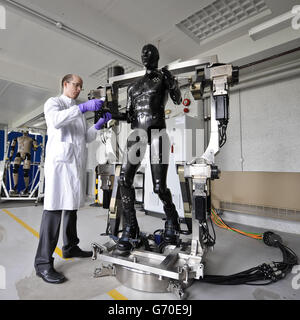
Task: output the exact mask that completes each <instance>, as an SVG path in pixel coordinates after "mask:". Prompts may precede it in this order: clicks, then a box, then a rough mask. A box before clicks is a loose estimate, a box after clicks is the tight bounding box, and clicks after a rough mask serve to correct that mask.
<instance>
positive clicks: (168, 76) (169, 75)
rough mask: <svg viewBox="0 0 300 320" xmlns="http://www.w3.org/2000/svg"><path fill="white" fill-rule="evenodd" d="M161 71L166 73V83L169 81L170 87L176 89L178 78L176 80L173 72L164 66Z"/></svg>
mask: <svg viewBox="0 0 300 320" xmlns="http://www.w3.org/2000/svg"><path fill="white" fill-rule="evenodd" d="M161 71H162V73H163V75H164V78H165V80H166V83H167V85H168V87H169V89H174V87H175V85H176V80H175V78H174V76H173V75H172V73H171V72H170V71H169V70H168V69H167V68H166V67H163V68H162V69H161Z"/></svg>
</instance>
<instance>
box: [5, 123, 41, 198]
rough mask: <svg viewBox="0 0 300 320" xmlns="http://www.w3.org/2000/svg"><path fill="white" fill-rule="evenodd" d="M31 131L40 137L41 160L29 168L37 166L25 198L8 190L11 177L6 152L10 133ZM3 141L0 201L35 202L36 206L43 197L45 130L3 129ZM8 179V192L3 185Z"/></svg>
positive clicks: (10, 187)
mask: <svg viewBox="0 0 300 320" xmlns="http://www.w3.org/2000/svg"><path fill="white" fill-rule="evenodd" d="M28 130H31V131H32V133H33V134H38V135H41V136H42V144H41V145H39V146H38V147H40V148H42V150H41V160H40V162H32V163H31V164H30V165H31V166H37V171H36V173H35V175H34V177H33V180H32V182H31V186H30V189H29V194H28V195H27V196H20V195H18V196H17V195H11V194H10V192H9V191H10V189H12V175H11V170H10V167H11V165H12V163H11V162H10V161H9V157H8V152H9V145H10V141H8V134H9V133H10V132H22V131H28ZM4 131H5V141H4V159H3V161H0V200H5V201H27V200H29V201H32V200H34V201H35V204H37V203H38V202H39V201H41V200H42V199H43V197H44V159H45V154H44V150H45V137H46V130H42V129H39V130H37V129H36V128H29V127H26V128H10V129H5V130H4ZM6 178H7V179H8V184H9V190H7V188H6V185H5V180H6Z"/></svg>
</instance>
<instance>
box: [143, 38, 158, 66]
mask: <svg viewBox="0 0 300 320" xmlns="http://www.w3.org/2000/svg"><path fill="white" fill-rule="evenodd" d="M158 60H159V52H158V49H157V48H156V47H155V46H154V45H153V44H146V45H145V46H144V47H143V49H142V63H143V65H144V66H145V67H146V68H147V69H157V67H158Z"/></svg>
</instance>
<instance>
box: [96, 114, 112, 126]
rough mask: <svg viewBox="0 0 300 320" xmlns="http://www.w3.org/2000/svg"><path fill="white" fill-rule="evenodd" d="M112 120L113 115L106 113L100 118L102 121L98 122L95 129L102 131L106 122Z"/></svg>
mask: <svg viewBox="0 0 300 320" xmlns="http://www.w3.org/2000/svg"><path fill="white" fill-rule="evenodd" d="M111 118H112V115H111V113H109V112H106V113H105V114H104V115H103V118H100V119H99V120H98V122H97V123H96V124H95V129H97V130H100V129H101V128H102V127H103V125H104V124H105V123H106V122H108V121H109V120H111Z"/></svg>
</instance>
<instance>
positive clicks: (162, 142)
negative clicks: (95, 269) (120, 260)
mask: <svg viewBox="0 0 300 320" xmlns="http://www.w3.org/2000/svg"><path fill="white" fill-rule="evenodd" d="M158 60H159V53H158V50H157V48H156V47H155V46H153V45H151V44H148V45H145V46H144V47H143V49H142V62H143V65H144V66H145V67H146V73H145V75H144V76H143V77H142V78H141V79H140V80H138V81H137V82H136V83H134V84H132V85H130V86H129V87H128V91H127V108H126V114H119V116H118V117H117V118H118V120H127V122H129V123H131V128H132V129H133V132H132V133H131V134H130V135H129V137H128V139H127V150H126V154H125V156H124V158H123V162H122V169H121V174H120V181H119V186H120V193H121V201H122V206H123V219H124V229H123V233H122V236H121V238H120V239H119V241H118V244H117V251H118V252H119V254H128V253H129V252H130V250H131V248H132V245H131V243H130V242H129V239H136V238H138V234H139V227H138V222H137V219H136V212H135V208H134V203H135V191H134V187H133V180H134V176H135V173H136V172H137V170H138V168H139V166H140V164H141V161H142V160H143V156H144V154H145V151H146V147H147V144H150V158H151V172H152V181H153V187H154V192H155V193H156V194H158V196H159V198H160V200H161V201H162V202H163V208H164V212H165V214H166V223H165V230H164V235H163V238H164V241H165V242H166V243H174V242H175V240H176V235H177V234H178V231H179V230H180V228H179V221H178V218H179V217H178V213H177V211H176V207H175V205H174V204H173V201H172V195H171V192H170V190H169V189H168V188H167V185H166V180H167V171H168V157H169V153H170V144H169V139H168V135H167V133H166V130H163V129H165V128H166V122H165V105H166V102H167V100H168V94H170V97H171V98H172V100H173V101H174V103H175V104H180V103H181V101H182V99H181V93H180V89H179V87H178V83H177V81H176V80H175V78H174V77H173V76H172V74H171V73H170V72H169V71H168V70H167V69H165V68H163V69H162V70H161V71H160V70H158V69H157V67H158Z"/></svg>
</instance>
